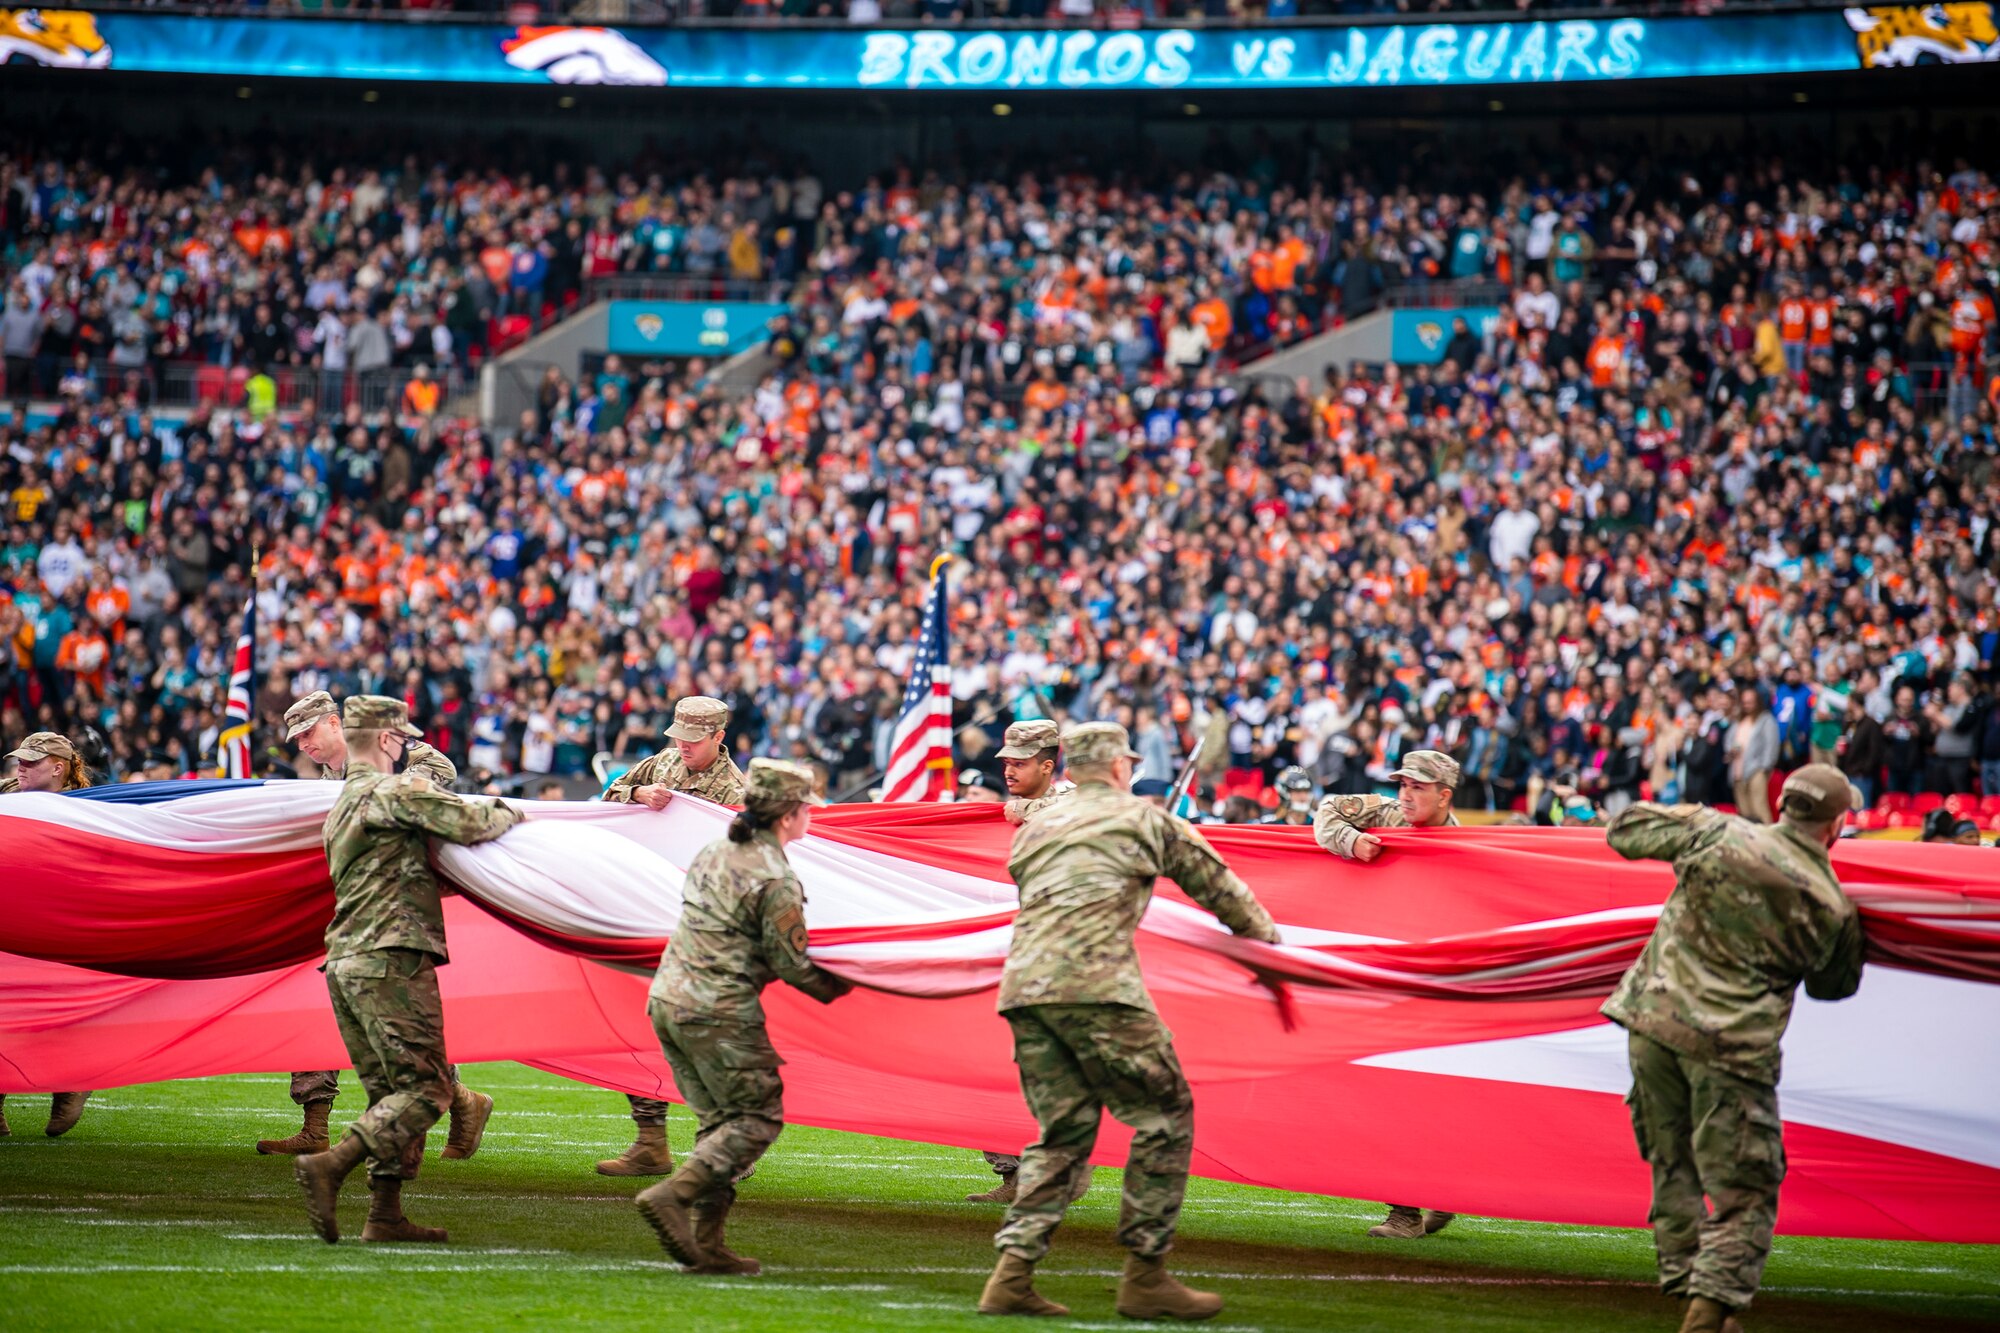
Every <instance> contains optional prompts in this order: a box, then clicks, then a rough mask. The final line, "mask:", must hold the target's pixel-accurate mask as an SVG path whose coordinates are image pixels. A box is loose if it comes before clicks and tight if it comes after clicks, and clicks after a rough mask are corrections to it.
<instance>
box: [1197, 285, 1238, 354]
mask: <svg viewBox="0 0 2000 1333" xmlns="http://www.w3.org/2000/svg"><path fill="white" fill-rule="evenodd" d="M1188 317H1189V318H1190V319H1192V320H1193V321H1194V322H1195V323H1197V324H1199V325H1201V327H1202V328H1203V329H1205V330H1207V332H1208V345H1209V346H1210V347H1227V346H1228V345H1229V335H1230V334H1231V333H1232V332H1233V331H1234V319H1233V317H1232V316H1231V315H1230V313H1229V303H1228V302H1227V301H1225V300H1223V299H1222V298H1221V297H1219V296H1209V297H1208V298H1207V299H1206V300H1203V301H1201V302H1199V303H1197V304H1196V306H1195V308H1194V309H1193V310H1192V311H1190V312H1189V313H1188Z"/></svg>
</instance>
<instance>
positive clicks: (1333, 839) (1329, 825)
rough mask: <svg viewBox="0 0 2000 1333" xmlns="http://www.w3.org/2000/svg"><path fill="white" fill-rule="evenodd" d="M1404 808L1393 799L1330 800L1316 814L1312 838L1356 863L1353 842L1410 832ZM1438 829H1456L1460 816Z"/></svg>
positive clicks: (1378, 797)
mask: <svg viewBox="0 0 2000 1333" xmlns="http://www.w3.org/2000/svg"><path fill="white" fill-rule="evenodd" d="M1409 826H1410V821H1409V820H1407V819H1405V818H1403V807H1402V806H1400V805H1398V804H1396V801H1395V798H1394V797H1391V796H1329V797H1327V798H1326V799H1325V800H1323V801H1321V802H1320V803H1319V809H1318V810H1316V811H1315V812H1314V813H1313V837H1314V838H1316V839H1317V840H1318V841H1319V845H1320V846H1322V847H1324V848H1326V849H1327V850H1328V851H1329V852H1332V853H1333V854H1334V855H1335V856H1338V857H1341V858H1342V859H1344V860H1348V861H1352V860H1353V859H1354V840H1355V839H1356V838H1359V837H1360V836H1361V835H1362V834H1363V833H1366V832H1368V831H1370V830H1371V829H1378V828H1408V827H1409ZM1439 827H1441V828H1457V827H1458V816H1457V815H1455V814H1453V815H1447V816H1445V821H1444V823H1443V824H1442V825H1440V826H1439Z"/></svg>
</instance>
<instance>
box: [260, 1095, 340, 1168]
mask: <svg viewBox="0 0 2000 1333" xmlns="http://www.w3.org/2000/svg"><path fill="white" fill-rule="evenodd" d="M332 1109H333V1108H332V1105H331V1104H330V1103H328V1102H307V1103H306V1104H305V1123H304V1124H302V1125H300V1126H299V1132H298V1133H296V1134H294V1135H292V1136H291V1137H290V1138H288V1139H258V1140H257V1151H258V1152H260V1153H262V1154H263V1155H264V1156H266V1157H269V1156H271V1155H273V1154H283V1155H286V1156H290V1157H303V1156H304V1155H305V1154H307V1153H314V1152H325V1151H326V1150H327V1148H328V1147H330V1146H331V1141H330V1140H329V1139H328V1138H327V1136H326V1113H327V1112H328V1111H330V1110H332Z"/></svg>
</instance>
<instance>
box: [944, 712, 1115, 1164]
mask: <svg viewBox="0 0 2000 1333" xmlns="http://www.w3.org/2000/svg"><path fill="white" fill-rule="evenodd" d="M1002 740H1003V743H1002V745H1001V748H1000V751H999V754H998V755H997V756H996V757H997V758H998V759H999V760H1000V775H1001V780H1002V781H1003V782H1005V783H1006V785H1007V795H1008V800H1007V808H1006V810H1005V812H1004V813H1005V814H1006V817H1007V822H1008V823H1010V824H1018V823H1020V822H1021V821H1022V820H1024V819H1026V818H1027V817H1028V816H1029V815H1031V814H1033V813H1035V811H1037V810H1045V809H1047V808H1048V807H1049V806H1051V805H1054V804H1055V803H1056V802H1057V801H1058V800H1061V799H1062V798H1063V797H1064V796H1067V795H1068V794H1069V793H1070V792H1072V791H1075V790H1076V788H1075V787H1073V786H1071V785H1069V784H1067V783H1063V784H1060V785H1058V784H1057V782H1056V765H1057V763H1058V762H1059V761H1060V760H1061V758H1062V733H1061V731H1060V730H1059V729H1058V728H1057V726H1056V724H1055V723H1053V722H1048V721H1041V720H1038V721H1033V722H1016V723H1015V724H1014V725H1013V726H1011V727H1008V728H1007V734H1006V735H1005V736H1004V737H1003V738H1002ZM980 1155H981V1156H982V1157H984V1158H985V1159H986V1165H988V1166H990V1167H992V1168H993V1173H994V1174H995V1175H997V1176H999V1177H1000V1183H999V1184H997V1185H995V1186H994V1187H993V1188H992V1189H990V1190H986V1191H984V1192H983V1193H980V1194H968V1195H966V1196H965V1201H966V1202H967V1203H1012V1202H1014V1198H1015V1196H1016V1194H1017V1193H1018V1190H1019V1174H1018V1173H1019V1172H1020V1170H1021V1159H1020V1158H1019V1157H1017V1156H1015V1155H1014V1154H1013V1153H1004V1152H986V1153H981V1154H980ZM1079 1183H1080V1186H1081V1187H1080V1188H1079V1189H1078V1190H1077V1197H1079V1198H1081V1197H1082V1195H1083V1191H1084V1190H1086V1189H1088V1188H1089V1180H1088V1177H1087V1176H1086V1177H1084V1178H1082V1179H1081V1180H1080V1182H1079Z"/></svg>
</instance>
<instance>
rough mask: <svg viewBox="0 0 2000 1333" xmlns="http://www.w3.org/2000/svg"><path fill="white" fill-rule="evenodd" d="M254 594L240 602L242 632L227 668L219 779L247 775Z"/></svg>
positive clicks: (254, 654)
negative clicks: (227, 676) (241, 605)
mask: <svg viewBox="0 0 2000 1333" xmlns="http://www.w3.org/2000/svg"><path fill="white" fill-rule="evenodd" d="M256 668H257V595H256V594H255V593H254V592H253V593H251V594H250V599H249V600H248V601H246V602H245V603H244V604H243V633H242V634H241V635H239V636H238V637H237V640H236V655H235V659H234V660H233V661H232V662H231V664H230V667H229V702H228V704H227V705H225V707H224V709H223V714H222V735H221V736H219V737H217V738H216V742H215V748H216V751H217V755H216V760H217V762H216V770H215V775H216V776H217V777H219V778H247V777H249V776H250V725H251V722H250V716H251V714H250V708H251V703H250V701H251V698H252V696H253V695H254V694H255V693H256V676H257V670H256Z"/></svg>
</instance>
